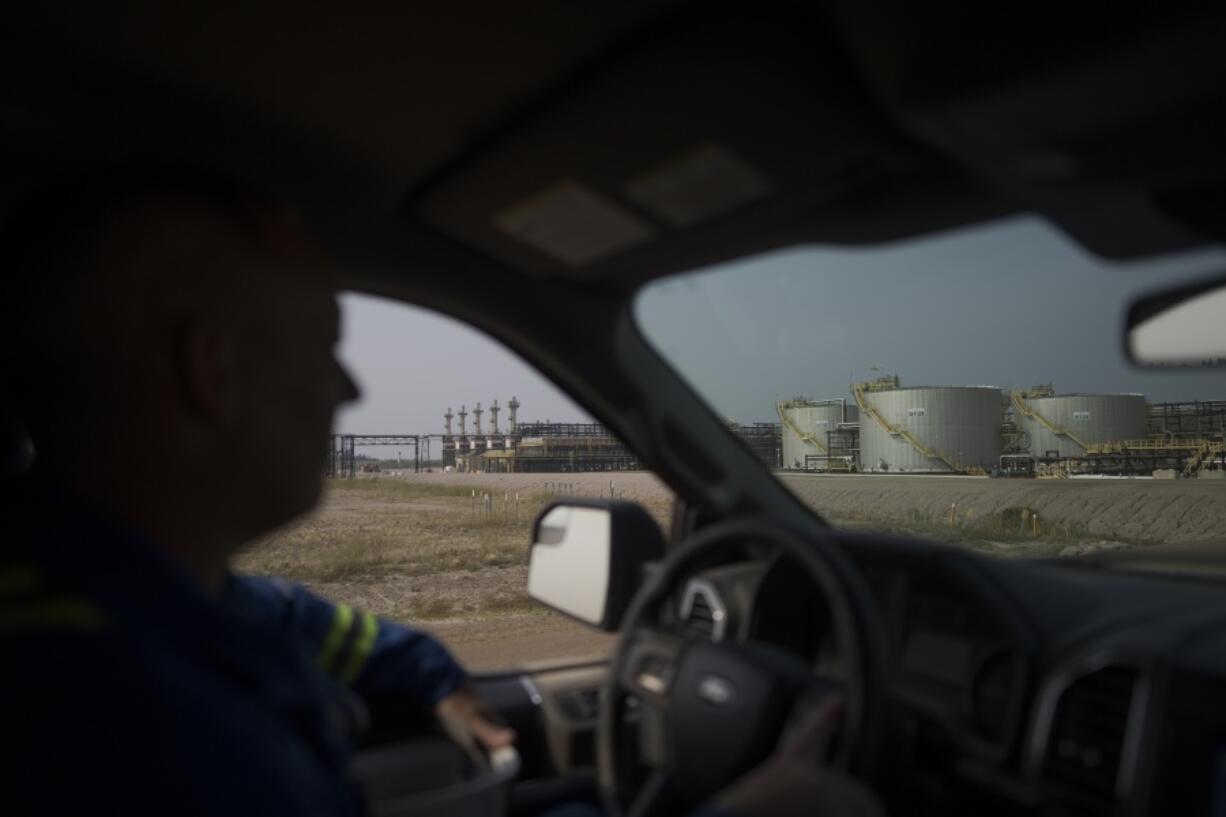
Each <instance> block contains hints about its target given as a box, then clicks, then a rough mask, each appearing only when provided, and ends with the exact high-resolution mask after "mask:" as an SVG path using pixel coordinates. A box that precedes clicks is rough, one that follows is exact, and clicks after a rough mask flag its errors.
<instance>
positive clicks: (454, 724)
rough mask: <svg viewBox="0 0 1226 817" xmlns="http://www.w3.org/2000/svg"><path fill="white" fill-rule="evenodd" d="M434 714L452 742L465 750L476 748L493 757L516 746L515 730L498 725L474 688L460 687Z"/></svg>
mask: <svg viewBox="0 0 1226 817" xmlns="http://www.w3.org/2000/svg"><path fill="white" fill-rule="evenodd" d="M434 713H435V714H436V715H437V716H438V719H439V722H440V723H441V724H442V725H443V728H444V729H446V730H447V734H448V735H450V736H451V739H452V740H454V741H455V742H456V743H458V744H460V745H461V746H463V747H465V748H471V747H473V746H476V747H477V748H479V749H481V750H482V751H483V752H485V753H486V754H489V753H490V752H493V751H494V750H495V749H502V748H504V747H507V746H510V745H511V744H512V743H514V742H515V730H514V729H511V728H509V727H506V726H503V725H501V724H499V723H497V722H496V720H495V718H494V716H493V715H491V714H490V709H489V707H487V706H486V705H485V702H484V701H483V700H481V698H480V696H478V695H477V693H476V692H474V691H473V690H472V688H471V687H467V686H463V687H460V688H459V689H457V690H456V691H455V692H453V693H451V694H450V695H448V696H447V697H446V698H443V699H442V700H441V701H439V702H438V703H437V704H436V705H435V707H434Z"/></svg>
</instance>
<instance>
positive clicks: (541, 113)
mask: <svg viewBox="0 0 1226 817" xmlns="http://www.w3.org/2000/svg"><path fill="white" fill-rule="evenodd" d="M744 5H745V4H723V3H699V4H693V3H683V2H679V1H678V0H657V1H656V2H648V1H647V0H639V1H637V2H623V3H600V4H589V3H584V4H578V3H571V2H565V1H564V0H558V1H556V2H546V1H545V0H536V2H527V3H519V4H489V5H488V7H485V8H483V9H482V13H481V14H480V15H476V14H472V13H469V14H467V15H466V14H465V13H464V11H462V10H461V9H459V8H457V7H454V6H451V5H445V4H436V5H432V6H430V7H429V8H423V7H422V4H386V5H385V6H380V7H376V6H375V5H374V4H372V5H371V6H370V8H368V9H360V8H358V7H356V6H354V5H353V4H350V5H349V6H346V7H345V11H344V14H337V13H333V12H330V11H329V10H328V9H325V8H324V7H323V6H322V4H321V5H320V6H306V5H305V4H291V3H283V2H279V3H263V4H259V5H258V7H257V6H255V5H254V4H235V5H234V7H232V8H231V7H228V6H227V5H225V4H218V3H215V2H214V3H210V2H199V1H198V0H192V1H191V2H180V3H174V4H166V3H154V2H126V3H125V2H121V3H110V4H105V5H104V6H100V5H98V4H93V3H84V2H62V3H44V4H26V5H25V6H24V7H23V8H22V9H21V11H20V15H21V20H20V21H19V22H18V23H17V24H14V25H10V26H8V27H6V34H4V35H0V44H2V45H3V48H0V51H2V52H3V53H4V59H5V60H6V62H7V64H6V65H5V68H6V72H7V73H6V75H7V76H9V77H10V78H15V79H12V80H10V82H9V83H6V86H5V90H4V92H3V97H2V98H0V102H2V107H0V111H2V114H0V115H2V116H3V117H4V123H5V134H6V136H5V139H6V148H7V149H8V150H7V152H6V155H7V156H8V157H9V159H10V165H11V167H10V170H11V172H10V174H9V178H10V179H13V180H14V182H13V186H12V187H11V188H10V190H9V191H8V193H9V194H10V195H12V194H13V193H14V192H15V191H17V190H18V189H19V188H20V187H21V185H23V184H30V183H36V182H37V181H39V180H40V179H42V178H44V177H45V176H46V175H47V174H48V173H50V172H55V171H60V170H62V169H64V168H66V167H71V166H73V165H75V164H77V163H95V162H98V161H100V160H101V161H107V162H115V161H123V160H128V159H133V158H147V157H158V158H161V159H166V158H171V159H176V160H181V161H186V162H192V163H198V164H204V165H206V166H216V167H219V168H222V169H225V170H226V171H228V172H230V173H234V174H237V175H240V176H243V177H247V178H250V179H252V180H253V181H255V182H257V183H259V184H261V185H263V186H267V187H270V188H272V189H274V190H277V191H280V192H281V193H282V194H283V195H286V196H287V197H290V198H292V199H294V200H296V201H299V202H301V203H302V204H303V206H304V208H305V209H306V211H307V212H308V214H309V216H310V217H311V218H312V219H313V220H314V221H315V222H316V224H317V225H318V226H319V227H321V228H322V230H323V231H324V232H325V233H326V234H327V235H329V236H331V238H332V241H333V243H334V245H335V246H337V247H338V248H343V250H344V251H345V252H348V253H350V254H351V255H353V256H354V257H360V256H362V255H364V254H365V255H369V254H370V253H371V252H372V248H374V247H380V246H384V245H385V244H386V237H387V232H388V231H389V230H391V231H393V232H396V233H397V234H398V241H399V242H400V245H401V246H405V245H404V243H403V242H404V241H405V240H406V239H407V240H409V241H410V245H409V246H411V245H412V242H419V243H428V244H431V245H432V246H438V247H446V248H449V250H451V249H454V250H457V251H462V252H463V253H465V254H466V257H467V258H468V259H469V260H471V261H472V262H474V263H479V264H489V265H490V268H491V269H493V268H495V267H497V268H499V269H503V270H506V271H508V272H513V273H518V274H522V275H525V276H531V277H534V278H538V279H550V278H552V279H569V280H576V281H581V282H586V283H588V284H590V285H595V286H598V287H600V288H609V289H618V290H620V289H626V288H630V287H634V286H636V285H637V284H639V283H641V282H642V281H643V280H646V279H648V278H651V277H655V276H659V275H665V274H669V273H673V272H677V271H680V270H684V269H690V268H694V267H697V266H701V265H705V264H710V263H714V262H718V261H722V260H728V259H731V258H735V257H738V256H741V255H745V254H749V253H756V252H761V251H764V250H767V249H770V248H773V247H778V246H784V245H788V244H795V243H803V242H821V243H838V244H859V243H879V242H883V241H891V240H896V239H899V238H904V237H907V236H912V235H918V234H922V233H926V232H931V231H934V230H940V229H945V228H949V227H953V226H956V225H961V224H966V223H971V222H975V221H979V220H983V219H987V218H992V217H995V216H999V215H1003V214H1007V213H1011V212H1016V211H1019V210H1034V211H1040V212H1043V213H1045V214H1047V215H1048V216H1049V217H1051V218H1053V220H1055V221H1056V222H1057V223H1058V224H1060V225H1061V226H1063V227H1065V229H1067V230H1068V231H1070V232H1071V233H1072V234H1073V235H1074V237H1077V238H1078V239H1079V240H1081V241H1082V243H1083V244H1085V245H1086V246H1088V247H1089V248H1090V249H1092V250H1094V251H1096V252H1098V253H1100V254H1104V255H1108V256H1115V257H1132V256H1137V255H1144V254H1148V253H1153V252H1161V251H1166V250H1170V249H1174V248H1178V247H1183V246H1189V245H1191V244H1195V243H1197V242H1198V241H1202V240H1204V239H1205V238H1206V237H1208V236H1218V235H1221V234H1222V232H1223V230H1222V220H1221V218H1220V217H1219V216H1220V214H1221V212H1222V209H1221V208H1220V207H1219V206H1218V205H1217V202H1218V201H1220V197H1218V196H1217V195H1216V193H1217V190H1218V186H1219V185H1220V184H1221V182H1222V179H1223V177H1224V176H1226V173H1224V170H1226V168H1224V161H1223V158H1222V151H1221V150H1220V145H1221V144H1222V138H1223V136H1226V104H1223V103H1224V102H1226V100H1224V99H1223V96H1226V94H1224V92H1223V78H1224V77H1226V71H1224V70H1223V69H1224V68H1226V52H1223V51H1222V49H1220V47H1218V44H1219V43H1220V42H1221V41H1222V40H1223V36H1222V35H1223V33H1224V32H1226V9H1221V8H1219V9H1215V10H1213V11H1211V12H1210V11H1206V12H1204V13H1202V14H1201V15H1192V14H1186V13H1177V12H1175V11H1173V10H1170V9H1151V10H1148V11H1146V12H1144V13H1131V12H1130V15H1131V16H1129V17H1128V18H1127V20H1124V21H1111V22H1112V25H1110V26H1108V25H1106V24H1105V23H1104V21H1103V20H1101V19H1095V20H1091V21H1090V22H1089V24H1088V25H1083V24H1081V23H1080V22H1079V21H1077V20H1072V19H1068V18H1067V16H1066V17H1065V18H1063V19H1061V20H1060V21H1059V24H1058V27H1057V24H1056V23H1055V22H1054V21H1052V20H1049V19H1046V18H1041V19H1040V15H1038V14H1037V13H1036V14H1034V15H1031V16H1030V17H1028V18H1026V19H1021V20H1010V21H1009V25H1007V26H1006V25H1003V24H1002V22H1001V21H1000V20H998V19H996V18H994V17H992V16H991V15H990V14H989V13H988V12H987V11H985V10H983V9H982V8H981V4H972V3H966V4H956V3H947V4H943V5H942V10H940V11H933V10H931V9H925V10H923V11H920V10H918V9H916V8H915V4H913V3H906V2H891V0H873V2H868V1H867V0H859V2H853V1H852V0H848V2H831V3H827V4H821V5H819V6H814V5H809V4H801V3H794V2H777V3H759V4H753V6H752V8H745V7H743V6H744ZM1210 14H1211V15H1212V16H1208V15H1210ZM1116 23H1120V24H1119V25H1115V24H1116ZM712 149H714V150H715V152H714V153H711V152H710V151H711V150H712ZM704 151H706V152H705V153H704ZM701 156H706V157H707V158H708V159H710V158H711V157H712V156H714V157H716V159H717V160H716V161H715V162H714V165H713V166H714V168H715V169H714V170H712V169H711V167H712V165H711V164H710V162H708V164H707V165H705V167H706V171H705V172H706V174H707V175H705V176H704V175H702V172H700V171H696V170H695V169H694V168H695V167H697V166H700V165H701V162H699V165H694V164H687V162H690V161H691V160H694V161H697V160H696V159H695V157H701ZM719 157H723V164H721V162H720V161H718V159H719ZM728 157H732V159H731V160H728ZM687 168H688V170H687ZM670 170H675V171H678V172H677V173H670ZM687 173H688V175H687ZM695 173H697V178H698V179H699V181H698V182H697V183H695V182H694V181H693V180H694V178H696V177H695ZM738 174H739V176H738ZM738 177H739V178H740V182H737V178H738ZM746 178H748V179H750V182H746V181H745V179H746ZM644 179H647V180H648V181H649V182H652V183H654V188H652V185H651V184H649V185H647V187H648V188H652V189H655V190H656V191H657V192H656V194H655V195H656V198H654V199H652V198H651V197H650V196H648V197H647V198H644V197H643V196H641V195H638V194H636V193H635V192H634V191H636V190H641V189H643V185H641V184H638V185H637V186H636V183H637V182H642V181H643V180H644ZM687 179H688V180H689V181H688V182H687ZM712 179H715V180H716V181H715V182H712ZM721 179H722V180H723V182H721V181H720V180H721ZM724 182H726V183H724ZM559 183H563V184H564V185H569V186H568V187H566V190H567V191H569V192H570V193H571V194H573V193H574V189H575V188H576V186H577V187H578V188H579V189H580V190H581V191H582V192H581V194H580V195H579V196H578V199H576V198H575V196H574V195H569V197H568V196H561V197H558V198H557V199H556V200H555V199H549V201H552V202H553V203H554V204H553V206H552V208H551V207H550V206H544V207H538V208H536V209H533V208H534V207H535V206H536V205H537V204H540V203H541V201H542V199H541V198H540V196H541V195H542V191H545V193H544V195H545V197H546V199H548V198H549V196H550V195H552V194H551V192H550V191H552V192H553V193H556V192H557V190H558V187H557V185H558V184H559ZM687 183H689V184H691V185H694V184H696V186H693V187H692V189H688V192H687V189H686V188H685V184H687ZM670 184H671V185H674V187H675V186H676V185H681V193H682V195H681V199H682V200H683V203H684V202H687V201H688V205H687V206H688V207H689V212H688V215H687V213H686V212H681V213H680V215H678V213H677V212H671V211H669V210H668V208H667V207H665V206H663V205H662V204H661V199H660V195H665V197H667V189H669V185H670ZM712 184H714V187H711V185H712ZM704 185H706V186H704ZM721 185H722V186H721ZM738 185H739V186H738ZM661 189H665V190H666V192H665V194H660V193H659V191H660V190H661ZM704 196H706V197H708V198H709V199H711V200H712V201H714V200H717V199H719V198H720V196H728V197H729V201H730V202H731V203H729V204H727V206H725V207H724V208H722V209H721V208H720V207H718V206H716V207H714V208H707V209H708V210H709V212H704V207H703V206H702V204H703V197H704ZM593 199H595V200H596V201H597V202H598V205H596V206H594V205H591V201H592V200H593ZM666 203H667V202H665V204H666ZM593 206H594V207H595V209H594V210H593V209H592V207H593ZM585 207H586V208H587V209H588V210H591V213H589V214H588V215H590V216H591V217H592V218H594V219H595V220H596V222H599V223H596V222H593V223H584V224H581V225H580V226H585V227H592V229H594V230H595V231H596V232H597V233H600V232H601V230H604V229H605V228H608V229H607V230H605V233H602V234H601V235H602V236H603V238H602V237H601V236H597V237H596V238H594V239H592V241H593V242H594V243H592V242H589V244H588V245H587V246H586V247H580V248H578V250H577V251H575V252H571V253H570V254H569V255H568V254H567V253H566V252H563V253H561V254H559V253H558V252H557V251H556V247H555V248H551V245H550V244H549V239H548V235H547V234H548V232H549V229H551V228H554V229H557V228H559V227H566V226H567V225H570V228H571V229H572V230H573V227H574V224H573V222H570V221H567V220H566V219H567V218H568V217H569V218H580V216H582V213H581V212H580V211H581V210H583V209H584V208H585ZM602 207H604V208H605V209H604V210H602V209H601V208H602ZM609 207H611V208H612V210H613V211H615V215H617V216H618V217H619V218H621V219H622V223H621V226H620V228H619V227H618V223H619V222H618V218H613V220H612V221H608V208H609ZM683 210H684V208H683ZM559 211H561V212H559ZM525 212H527V213H528V215H529V216H531V218H529V219H528V220H529V221H532V218H536V219H537V220H538V221H539V220H540V219H544V220H545V221H546V222H548V223H545V224H544V225H543V226H542V225H541V224H539V223H534V224H530V225H529V226H528V228H524V227H523V224H522V222H523V221H524V218H522V216H523V215H524V213H525ZM508 214H512V215H511V216H508ZM593 214H594V215H593ZM695 214H697V215H695ZM1104 214H1105V215H1104ZM508 218H510V222H509V221H508ZM516 219H518V221H516ZM550 219H553V221H550ZM558 219H560V220H558ZM601 219H605V222H601ZM581 221H582V219H581ZM511 222H514V223H516V224H519V225H520V226H519V227H516V228H514V229H518V230H521V232H520V233H519V235H520V236H521V237H516V236H515V235H512V234H511V232H513V231H514V230H513V229H512V228H508V227H507V226H506V225H507V224H508V223H511ZM606 222H607V223H606ZM593 224H595V226H593ZM602 225H603V226H602ZM627 225H629V226H627ZM1190 225H1195V229H1190ZM523 229H528V231H529V233H530V234H531V235H534V236H536V235H540V234H541V232H540V231H541V230H544V234H546V238H545V239H542V241H544V243H535V244H534V243H533V241H535V239H533V241H525V240H523V238H522V236H523V235H524V234H525V233H524V232H522V230H523ZM619 229H620V235H621V236H622V239H624V240H621V241H620V243H619V241H618V239H617V235H618V234H619V233H618V230H619ZM533 230H536V232H532V231H533ZM608 230H612V232H611V233H609V232H608ZM1196 230H1199V233H1197V232H1196ZM604 239H609V241H604ZM602 242H603V243H602ZM609 243H611V244H612V245H613V249H612V250H608V248H607V247H605V245H606V244H609ZM602 247H605V249H604V250H603V251H602V249H601V248H602ZM571 249H572V250H573V249H574V248H573V247H572V248H571ZM375 252H379V250H375ZM602 252H603V254H602Z"/></svg>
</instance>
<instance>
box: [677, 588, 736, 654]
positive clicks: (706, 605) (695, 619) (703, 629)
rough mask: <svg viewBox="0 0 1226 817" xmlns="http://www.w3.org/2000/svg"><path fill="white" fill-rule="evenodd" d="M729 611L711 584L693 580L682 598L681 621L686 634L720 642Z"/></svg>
mask: <svg viewBox="0 0 1226 817" xmlns="http://www.w3.org/2000/svg"><path fill="white" fill-rule="evenodd" d="M727 620H728V611H727V609H726V608H725V607H724V602H723V600H722V599H721V598H720V597H719V592H718V591H716V589H715V587H714V586H712V585H711V583H710V582H707V581H704V580H702V579H691V580H690V582H689V584H687V585H686V586H685V595H684V596H682V598H681V621H682V622H683V623H684V625H685V629H686V632H687V633H688V634H690V635H697V636H701V637H703V638H709V639H711V640H712V641H719V640H720V639H722V638H723V637H724V628H725V626H726V624H727Z"/></svg>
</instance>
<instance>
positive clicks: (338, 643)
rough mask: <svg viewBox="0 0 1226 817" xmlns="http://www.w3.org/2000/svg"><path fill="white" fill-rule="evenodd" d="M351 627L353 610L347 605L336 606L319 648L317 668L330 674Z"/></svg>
mask: <svg viewBox="0 0 1226 817" xmlns="http://www.w3.org/2000/svg"><path fill="white" fill-rule="evenodd" d="M352 625H353V608H352V607H350V606H349V605H348V604H338V605H336V613H335V615H334V616H333V617H332V627H331V628H330V629H329V630H328V635H327V637H325V638H324V643H323V646H322V647H320V648H319V655H318V656H317V660H318V662H319V666H320V668H321V669H323V670H324V671H326V672H331V671H332V670H333V666H334V665H335V663H336V658H337V656H338V655H339V653H340V651H341V647H342V646H343V645H344V644H345V641H346V638H345V636H346V635H348V634H349V628H350V627H351V626H352Z"/></svg>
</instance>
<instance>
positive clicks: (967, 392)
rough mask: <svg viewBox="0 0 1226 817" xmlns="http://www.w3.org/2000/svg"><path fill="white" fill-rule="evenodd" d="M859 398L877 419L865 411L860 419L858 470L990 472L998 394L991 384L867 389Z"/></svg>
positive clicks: (996, 449) (996, 443)
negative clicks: (861, 398)
mask: <svg viewBox="0 0 1226 817" xmlns="http://www.w3.org/2000/svg"><path fill="white" fill-rule="evenodd" d="M864 400H865V401H866V403H867V405H868V406H869V407H871V408H873V409H874V410H875V412H876V414H877V415H879V417H880V420H878V419H877V418H874V417H873V416H871V414H870V412H868V411H867V410H866V411H865V412H864V413H863V414H862V415H861V417H860V468H861V470H864V471H876V472H886V473H900V472H901V473H950V472H960V471H969V470H972V469H982V470H984V471H991V469H992V468H993V467H995V466H996V465H997V464H998V463H999V461H1000V448H1001V436H1000V423H1001V406H1002V392H1001V389H999V388H996V387H995V386H930V387H923V386H921V387H914V388H900V389H889V390H887V391H869V392H865V393H864ZM883 423H884V424H883ZM887 425H888V426H889V428H887V427H886V426H887ZM895 432H898V433H895Z"/></svg>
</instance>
